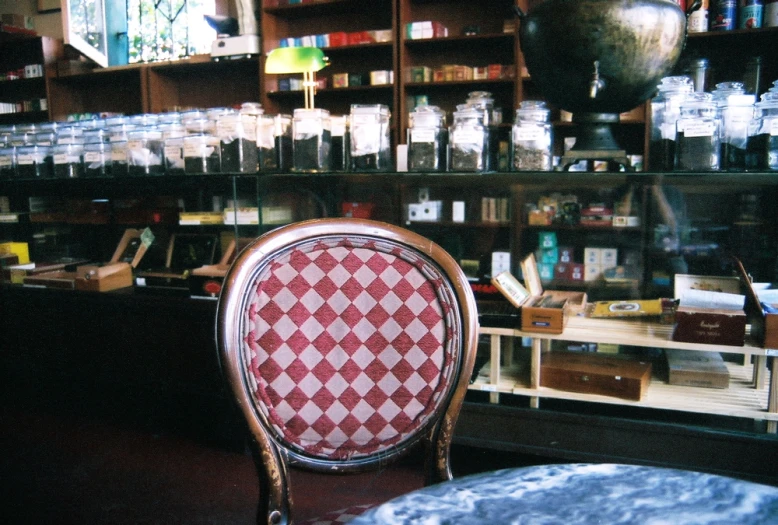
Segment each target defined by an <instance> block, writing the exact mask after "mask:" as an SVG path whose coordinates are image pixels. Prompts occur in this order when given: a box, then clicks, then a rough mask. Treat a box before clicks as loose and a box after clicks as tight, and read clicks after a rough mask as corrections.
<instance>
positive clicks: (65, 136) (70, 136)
mask: <svg viewBox="0 0 778 525" xmlns="http://www.w3.org/2000/svg"><path fill="white" fill-rule="evenodd" d="M56 143H57V144H83V143H84V128H82V127H79V126H64V127H60V128H58V129H57V132H56Z"/></svg>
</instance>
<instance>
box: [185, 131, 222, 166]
mask: <svg viewBox="0 0 778 525" xmlns="http://www.w3.org/2000/svg"><path fill="white" fill-rule="evenodd" d="M184 126H186V131H187V136H186V137H184V171H185V172H186V174H187V175H202V174H208V173H219V170H220V167H221V159H220V156H221V144H220V141H219V137H217V136H216V135H215V129H214V123H213V121H212V120H209V119H208V118H198V119H194V120H187V121H185V122H184Z"/></svg>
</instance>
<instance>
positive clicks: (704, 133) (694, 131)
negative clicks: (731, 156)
mask: <svg viewBox="0 0 778 525" xmlns="http://www.w3.org/2000/svg"><path fill="white" fill-rule="evenodd" d="M715 130H716V126H715V125H714V124H713V122H700V123H696V122H689V123H687V124H686V125H685V126H684V127H683V136H684V138H689V137H712V136H713V132H714V131H715Z"/></svg>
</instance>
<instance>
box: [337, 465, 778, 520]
mask: <svg viewBox="0 0 778 525" xmlns="http://www.w3.org/2000/svg"><path fill="white" fill-rule="evenodd" d="M411 524H413V525H478V524H489V525H523V524H527V525H530V524H531V525H558V524H564V525H573V524H581V525H592V524H607V525H616V524H640V525H660V524H662V525H681V524H684V525H686V524H721V525H750V524H754V525H755V524H765V525H767V524H770V525H776V524H778V488H776V487H772V486H769V485H760V484H757V483H750V482H746V481H742V480H738V479H734V478H728V477H724V476H715V475H711V474H703V473H699V472H692V471H684V470H675V469H667V468H655V467H641V466H634V465H613V464H603V465H597V464H563V465H544V466H540V467H526V468H516V469H505V470H497V471H494V472H488V473H483V474H475V475H471V476H464V477H461V478H455V479H454V480H453V481H449V482H446V483H440V484H438V485H432V486H429V487H425V488H423V489H420V490H417V491H414V492H411V493H409V494H405V495H403V496H400V497H398V498H395V499H393V500H391V501H389V502H387V503H384V504H383V505H381V506H379V507H376V508H374V509H371V510H370V511H368V512H367V513H365V514H363V515H362V516H360V517H359V518H356V519H355V520H353V521H351V522H350V525H411Z"/></svg>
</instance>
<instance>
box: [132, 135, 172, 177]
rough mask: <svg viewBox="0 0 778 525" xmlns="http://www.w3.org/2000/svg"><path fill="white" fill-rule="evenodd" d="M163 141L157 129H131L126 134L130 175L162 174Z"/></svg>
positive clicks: (163, 169)
mask: <svg viewBox="0 0 778 525" xmlns="http://www.w3.org/2000/svg"><path fill="white" fill-rule="evenodd" d="M164 154H165V152H164V142H163V141H162V132H161V131H159V130H158V129H155V128H152V129H149V128H145V129H136V130H132V131H130V132H129V133H128V135H127V164H128V173H129V175H130V176H131V177H141V176H145V175H164V174H165V166H164V164H163V160H162V159H163V157H164Z"/></svg>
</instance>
